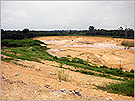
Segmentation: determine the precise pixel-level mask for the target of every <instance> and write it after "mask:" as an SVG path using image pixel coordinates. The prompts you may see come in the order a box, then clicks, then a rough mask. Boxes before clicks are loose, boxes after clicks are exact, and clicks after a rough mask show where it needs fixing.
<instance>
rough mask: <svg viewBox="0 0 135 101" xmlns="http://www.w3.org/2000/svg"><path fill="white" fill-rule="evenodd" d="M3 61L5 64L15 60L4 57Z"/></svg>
mask: <svg viewBox="0 0 135 101" xmlns="http://www.w3.org/2000/svg"><path fill="white" fill-rule="evenodd" d="M1 60H2V61H5V62H10V61H11V60H14V58H3V57H1Z"/></svg>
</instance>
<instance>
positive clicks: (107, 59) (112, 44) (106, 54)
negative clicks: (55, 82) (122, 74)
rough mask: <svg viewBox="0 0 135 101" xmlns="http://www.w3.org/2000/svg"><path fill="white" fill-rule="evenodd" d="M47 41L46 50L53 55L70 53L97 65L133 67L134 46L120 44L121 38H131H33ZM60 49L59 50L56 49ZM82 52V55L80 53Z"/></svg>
mask: <svg viewBox="0 0 135 101" xmlns="http://www.w3.org/2000/svg"><path fill="white" fill-rule="evenodd" d="M34 39H37V40H41V41H43V42H45V43H47V44H48V45H47V46H48V47H50V48H51V49H50V50H48V52H49V53H50V54H52V55H54V56H58V57H62V56H67V55H71V56H72V57H79V58H82V59H84V60H88V61H90V62H92V63H94V64H97V65H106V66H108V67H113V68H120V61H121V67H122V68H123V69H124V70H128V71H130V70H131V69H134V48H133V47H132V48H130V49H127V47H124V46H121V43H122V41H123V40H125V41H134V40H133V39H121V38H106V37H86V36H71V37H70V36H55V37H54V36H53V37H40V38H34ZM58 49H60V50H58ZM82 53H84V54H83V55H81V54H82Z"/></svg>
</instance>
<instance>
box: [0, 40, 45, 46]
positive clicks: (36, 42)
mask: <svg viewBox="0 0 135 101" xmlns="http://www.w3.org/2000/svg"><path fill="white" fill-rule="evenodd" d="M40 44H44V42H41V41H39V40H32V39H23V40H13V39H3V40H2V41H1V45H3V46H7V47H30V46H40Z"/></svg>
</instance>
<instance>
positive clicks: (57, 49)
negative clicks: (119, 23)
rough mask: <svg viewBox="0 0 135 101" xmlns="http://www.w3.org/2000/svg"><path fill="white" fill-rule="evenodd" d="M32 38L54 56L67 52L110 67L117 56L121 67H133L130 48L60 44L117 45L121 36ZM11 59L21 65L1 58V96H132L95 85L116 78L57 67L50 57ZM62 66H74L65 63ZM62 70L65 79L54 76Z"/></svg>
mask: <svg viewBox="0 0 135 101" xmlns="http://www.w3.org/2000/svg"><path fill="white" fill-rule="evenodd" d="M35 39H38V40H42V41H45V42H46V43H47V44H49V45H48V46H47V47H50V48H51V49H50V50H48V52H49V53H50V54H52V55H56V56H58V57H62V56H67V55H71V56H72V57H79V58H82V59H84V60H87V59H88V61H91V62H92V63H93V64H94V63H95V64H97V65H102V64H105V65H107V66H113V67H114V68H119V64H118V62H119V60H120V59H121V61H122V68H124V69H125V70H130V69H134V68H133V65H134V61H133V60H134V51H133V50H124V49H115V48H104V47H61V46H66V45H86V43H87V44H88V43H89V44H90V45H93V44H98V43H102V44H105V43H107V44H109V43H110V44H116V46H119V45H120V43H121V42H122V40H124V39H112V38H98V37H80V36H79V37H72V38H71V37H40V38H35ZM72 40H73V41H72ZM74 40H75V41H74ZM118 40H120V41H118ZM85 41H88V42H85ZM100 41H101V42H100ZM107 41H108V42H107ZM130 41H132V40H130ZM84 42H85V43H84ZM92 42H94V43H92ZM3 57H6V56H4V55H3ZM15 62H17V63H19V64H23V65H16V64H14V63H12V62H10V63H6V62H3V61H1V100H107V99H110V100H134V97H130V96H123V95H121V94H113V93H108V92H107V91H102V90H98V89H96V86H95V85H105V84H109V83H112V82H115V83H116V82H120V81H118V80H112V79H107V78H103V77H96V76H93V75H85V74H81V73H79V72H74V71H71V70H68V69H63V68H59V65H60V64H59V63H57V62H54V61H48V60H41V62H42V63H44V64H42V63H37V62H34V61H26V60H20V59H18V61H15ZM63 66H64V67H65V68H74V67H72V66H68V65H63ZM63 70H64V74H67V75H68V78H67V81H64V80H59V79H58V78H59V77H58V72H59V71H63ZM74 90H75V91H77V92H79V94H81V96H80V95H78V94H75V93H74V92H73V91H74ZM71 91H72V92H71Z"/></svg>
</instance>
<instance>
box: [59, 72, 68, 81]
mask: <svg viewBox="0 0 135 101" xmlns="http://www.w3.org/2000/svg"><path fill="white" fill-rule="evenodd" d="M68 78H69V74H67V73H64V70H61V71H58V79H59V80H64V81H68Z"/></svg>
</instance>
